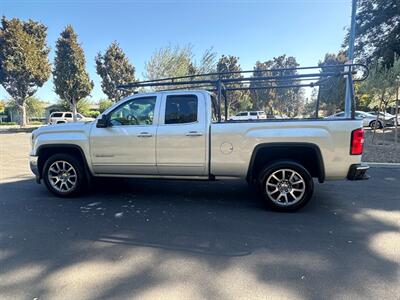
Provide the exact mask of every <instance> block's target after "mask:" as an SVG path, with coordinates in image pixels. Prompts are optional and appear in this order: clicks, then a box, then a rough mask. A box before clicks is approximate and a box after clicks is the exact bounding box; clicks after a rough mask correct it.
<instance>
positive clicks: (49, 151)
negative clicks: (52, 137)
mask: <svg viewBox="0 0 400 300" xmlns="http://www.w3.org/2000/svg"><path fill="white" fill-rule="evenodd" d="M58 153H67V154H70V155H73V156H74V157H76V158H77V159H79V160H80V161H81V162H82V163H83V164H84V166H85V169H86V167H87V164H86V159H85V157H84V155H83V152H82V149H81V148H80V147H79V146H71V145H69V146H58V145H56V146H45V147H41V148H39V150H38V170H39V176H40V178H41V177H42V171H43V167H44V164H45V163H46V160H47V159H48V158H49V157H50V156H52V155H54V154H58Z"/></svg>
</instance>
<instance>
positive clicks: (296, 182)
mask: <svg viewBox="0 0 400 300" xmlns="http://www.w3.org/2000/svg"><path fill="white" fill-rule="evenodd" d="M265 185H266V187H265V190H266V192H267V194H268V196H269V198H270V199H271V200H272V201H273V202H274V203H275V204H277V205H280V206H288V205H293V204H296V203H297V202H299V201H300V200H301V198H302V197H303V195H304V193H305V191H306V183H305V181H304V178H303V177H302V176H301V175H300V174H299V173H298V172H296V171H294V170H291V169H280V170H277V171H275V172H273V173H271V174H270V175H269V176H268V178H267V180H266V182H265Z"/></svg>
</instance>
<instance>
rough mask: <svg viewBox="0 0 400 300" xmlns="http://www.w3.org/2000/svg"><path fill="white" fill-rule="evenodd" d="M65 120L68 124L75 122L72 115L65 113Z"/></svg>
mask: <svg viewBox="0 0 400 300" xmlns="http://www.w3.org/2000/svg"><path fill="white" fill-rule="evenodd" d="M64 120H65V121H66V122H73V121H74V118H73V116H72V113H65V114H64Z"/></svg>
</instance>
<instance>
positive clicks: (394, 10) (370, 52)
mask: <svg viewBox="0 0 400 300" xmlns="http://www.w3.org/2000/svg"><path fill="white" fill-rule="evenodd" d="M399 16H400V5H399V0H358V11H357V15H356V24H357V27H356V43H355V50H356V52H355V54H356V55H357V57H358V58H359V59H360V60H361V61H364V62H366V63H371V62H373V61H374V60H377V59H381V61H382V63H383V64H384V65H385V66H387V67H388V66H391V65H392V64H393V62H394V58H395V55H400V21H399ZM347 42H348V37H347V39H346V40H345V43H347Z"/></svg>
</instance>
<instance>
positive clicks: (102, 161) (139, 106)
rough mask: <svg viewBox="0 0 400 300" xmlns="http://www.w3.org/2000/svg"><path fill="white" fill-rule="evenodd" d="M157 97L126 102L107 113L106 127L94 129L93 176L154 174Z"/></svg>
mask: <svg viewBox="0 0 400 300" xmlns="http://www.w3.org/2000/svg"><path fill="white" fill-rule="evenodd" d="M156 104H157V97H156V96H149V97H140V98H134V99H131V100H127V101H125V102H123V103H122V104H121V105H120V106H118V107H116V108H115V109H114V110H113V111H111V112H110V113H109V114H108V116H109V120H110V126H109V127H107V128H97V127H94V128H93V129H92V131H91V135H90V146H91V159H92V164H93V170H94V172H95V173H97V174H133V175H134V174H138V175H141V174H151V175H154V174H157V167H156V156H155V154H156V153H155V149H156V131H157V124H155V120H156V119H157V116H156V115H157V111H158V109H157V108H156Z"/></svg>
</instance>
